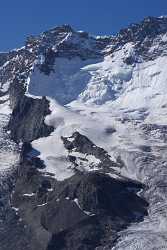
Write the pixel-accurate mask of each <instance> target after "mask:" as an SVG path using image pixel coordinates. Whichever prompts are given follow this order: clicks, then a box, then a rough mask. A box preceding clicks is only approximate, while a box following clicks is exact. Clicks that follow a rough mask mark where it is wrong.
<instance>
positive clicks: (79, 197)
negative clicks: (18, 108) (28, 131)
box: [12, 146, 148, 250]
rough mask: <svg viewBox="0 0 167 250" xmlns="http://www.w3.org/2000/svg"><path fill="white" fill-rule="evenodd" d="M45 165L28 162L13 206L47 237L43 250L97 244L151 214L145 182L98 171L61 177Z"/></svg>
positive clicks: (43, 239)
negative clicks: (45, 172)
mask: <svg viewBox="0 0 167 250" xmlns="http://www.w3.org/2000/svg"><path fill="white" fill-rule="evenodd" d="M26 148H27V149H28V147H27V146H26ZM26 151H27V152H28V151H29V150H26ZM40 169H41V168H40V167H37V165H35V164H33V162H31V163H30V161H28V160H27V161H26V162H25V161H24V162H22V165H21V166H20V167H19V174H18V179H17V183H16V186H15V192H14V193H13V195H12V204H13V206H15V207H17V208H18V209H19V216H20V217H21V218H22V220H23V223H25V225H27V227H29V228H30V231H31V232H32V234H33V237H35V240H36V241H37V242H41V248H40V249H52V250H53V249H56V250H58V249H64V250H65V249H69V250H78V249H80V248H82V249H95V247H97V246H103V245H105V244H106V240H107V242H108V244H109V242H110V241H111V242H113V241H114V240H115V239H116V237H117V231H119V230H121V229H122V228H125V227H126V226H127V225H128V224H129V223H130V222H132V221H140V220H142V218H143V216H145V215H147V206H148V204H147V202H145V201H144V200H143V199H142V198H140V197H139V196H137V194H136V193H137V192H138V191H139V190H140V189H141V188H144V187H143V186H142V185H141V184H139V183H135V182H131V181H125V180H117V179H114V178H111V177H109V176H107V175H106V174H102V173H96V172H92V173H76V174H75V175H74V176H72V177H71V178H69V179H67V180H64V181H62V182H58V181H56V179H53V178H52V176H49V175H48V176H45V175H43V174H42V172H40V171H39V170H40ZM34 218H35V220H34ZM109 236H110V237H109ZM108 237H109V238H110V239H109V238H108ZM32 249H33V246H32Z"/></svg>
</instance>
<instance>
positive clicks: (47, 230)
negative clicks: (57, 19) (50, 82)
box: [0, 17, 167, 250]
mask: <svg viewBox="0 0 167 250" xmlns="http://www.w3.org/2000/svg"><path fill="white" fill-rule="evenodd" d="M165 32H167V18H150V17H149V18H146V19H144V21H142V22H141V23H140V24H134V25H131V26H130V27H129V28H127V29H123V30H121V31H120V32H119V33H118V34H117V35H116V36H114V37H105V38H104V37H99V38H96V37H93V36H90V35H89V34H88V33H86V32H76V31H74V30H73V29H72V28H71V27H70V26H68V25H63V26H61V27H57V28H54V29H52V30H49V31H47V32H44V33H42V34H41V35H39V36H31V37H29V38H28V39H27V41H26V45H25V47H23V48H22V49H20V50H17V51H11V52H9V53H2V54H0V66H3V67H0V81H1V82H2V87H3V85H4V84H5V83H7V82H9V83H10V88H9V90H7V93H8V94H9V98H10V105H11V108H12V110H13V112H12V115H11V118H10V122H9V125H8V129H9V130H10V131H11V138H12V139H13V140H14V141H16V142H20V141H22V142H23V147H22V151H21V156H20V165H19V166H18V169H17V174H15V175H14V177H13V178H14V181H13V182H11V180H8V187H9V189H8V192H7V199H6V200H7V202H6V200H5V202H6V203H8V204H7V207H4V200H3V199H2V198H1V196H0V213H1V211H2V210H4V209H5V211H7V210H8V208H9V207H10V206H11V204H12V206H14V207H16V208H18V209H19V210H18V214H16V213H14V212H10V213H8V212H6V227H5V228H4V230H3V231H0V242H1V245H0V249H2V250H11V249H14V248H17V249H18V250H23V249H26V250H36V249H40V250H67V249H68V250H81V249H82V250H93V249H95V248H96V247H97V249H98V250H102V249H104V247H105V249H111V248H112V246H113V243H114V241H115V240H116V239H117V237H118V232H119V231H120V230H122V229H124V228H126V227H127V226H128V225H129V224H130V223H132V222H138V221H141V220H143V217H144V216H146V215H147V207H148V204H147V202H146V201H145V200H144V199H142V198H141V197H139V196H138V195H137V192H138V191H139V190H140V189H142V188H145V187H144V186H143V185H142V184H141V183H138V182H134V181H132V180H130V179H126V178H124V179H123V178H122V177H121V176H120V175H117V176H118V177H119V178H112V177H111V176H109V175H108V173H111V169H112V168H113V169H114V167H119V168H120V167H121V166H122V164H123V162H122V160H121V159H119V160H118V162H117V163H115V162H113V161H112V160H111V158H110V156H109V154H108V152H107V151H105V150H104V149H103V148H100V147H98V146H96V145H95V144H94V143H93V142H92V141H91V140H89V139H88V138H87V137H86V136H84V135H82V134H80V133H79V132H75V133H74V134H72V135H71V136H70V137H62V141H63V143H64V146H65V148H66V149H67V151H68V159H69V162H70V163H71V165H73V166H74V167H75V170H76V172H75V175H74V176H72V177H71V178H69V179H67V180H64V181H62V182H58V181H57V180H56V179H54V176H53V175H52V174H49V173H47V175H45V174H44V173H43V172H42V171H43V170H45V167H46V166H45V164H44V162H43V161H42V160H41V159H40V158H39V152H37V151H35V150H34V149H33V148H32V146H31V144H30V142H31V141H33V140H35V139H37V138H40V137H44V136H48V135H50V134H51V132H52V131H53V128H52V127H49V126H47V125H46V124H45V123H44V119H45V117H46V116H47V115H48V114H50V111H49V101H48V100H47V99H46V97H42V98H41V99H33V98H31V97H28V96H26V95H25V92H26V88H27V84H28V82H27V79H28V77H29V76H30V74H31V71H32V70H33V65H34V63H35V64H36V66H37V67H38V68H39V69H40V71H41V72H43V73H44V74H46V75H49V74H50V73H52V72H53V65H54V63H55V59H56V57H65V58H68V59H71V58H73V57H75V56H79V57H80V58H81V59H82V60H86V59H91V58H98V59H99V58H103V56H104V55H106V54H110V55H111V56H112V53H113V52H114V51H116V50H119V49H121V48H122V46H124V45H125V44H126V43H133V45H134V55H132V56H127V57H125V58H124V62H125V63H126V64H127V65H131V64H135V62H136V60H137V59H136V58H140V59H141V60H143V59H144V60H150V59H154V58H156V57H158V56H159V55H165V54H166V49H167V42H166V41H162V39H160V36H161V35H163V34H164V33H165ZM76 41H79V42H76ZM87 42H88V43H89V45H90V46H88V47H87V46H85V44H86V43H87ZM153 43H154V44H160V45H161V46H158V47H157V48H156V49H155V51H154V52H150V51H149V48H150V46H152V44H153ZM108 47H110V50H106V48H108ZM136 55H137V56H136ZM41 56H43V58H42V59H43V60H41V61H42V62H39V61H40V60H39V59H40V57H41ZM138 56H139V57H138ZM36 61H38V62H36ZM3 94H4V92H3V91H1V90H0V95H3ZM142 129H143V131H145V133H146V136H147V134H149V133H153V132H154V131H155V136H159V137H161V138H164V142H166V139H167V138H166V132H167V128H166V126H157V125H148V124H146V125H144V126H143V128H142ZM114 132H115V130H114V129H113V128H112V127H109V128H107V129H106V131H105V133H106V134H112V133H114ZM140 149H141V151H145V152H150V151H151V149H150V147H147V146H143V147H141V148H140ZM75 152H77V153H80V154H83V155H90V156H93V157H95V158H96V159H97V160H99V163H98V164H97V166H96V167H97V169H98V170H100V171H99V172H97V171H92V172H89V173H86V172H84V171H83V172H82V171H80V169H79V168H80V167H81V166H80V165H79V164H78V162H77V157H76V156H75V155H73V154H72V153H75ZM80 160H81V161H85V162H86V163H85V164H87V165H88V167H90V169H91V168H92V169H93V167H92V166H90V165H89V161H86V160H85V159H84V157H83V158H82V157H80ZM150 160H151V158H149V157H147V158H145V161H150ZM55 167H56V166H55ZM92 169H91V170H92ZM113 169H112V170H113ZM112 173H114V170H113V172H112ZM13 183H15V186H13ZM2 188H3V183H2V186H1V185H0V189H1V190H2ZM12 189H13V193H12V197H11V204H10V202H9V197H10V195H11V191H12ZM3 216H4V213H3ZM19 219H20V221H19ZM9 228H10V229H11V231H10V233H9V232H8V230H9ZM8 234H9V236H10V237H9V236H8V238H7V243H6V242H5V244H4V239H5V237H6V235H8ZM11 239H12V240H11ZM13 242H14V243H13ZM107 247H108V248H107Z"/></svg>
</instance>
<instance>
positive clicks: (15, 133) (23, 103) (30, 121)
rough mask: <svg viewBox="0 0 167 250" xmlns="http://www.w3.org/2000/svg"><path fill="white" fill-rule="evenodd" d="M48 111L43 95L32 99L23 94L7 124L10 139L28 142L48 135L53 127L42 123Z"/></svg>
mask: <svg viewBox="0 0 167 250" xmlns="http://www.w3.org/2000/svg"><path fill="white" fill-rule="evenodd" d="M49 113H50V111H49V103H48V101H47V99H46V98H45V97H43V98H42V99H33V98H29V97H27V96H23V97H22V98H21V100H20V101H19V102H18V104H17V105H16V107H15V108H14V110H13V113H12V116H11V119H10V122H9V125H8V129H9V130H11V137H12V139H13V140H14V141H17V142H19V141H23V142H29V141H32V140H34V139H37V138H39V137H42V136H47V135H49V134H50V133H51V132H52V131H53V128H52V127H49V126H47V125H46V124H45V123H44V119H45V116H46V115H48V114H49Z"/></svg>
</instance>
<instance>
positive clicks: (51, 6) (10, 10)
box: [0, 0, 167, 51]
mask: <svg viewBox="0 0 167 250" xmlns="http://www.w3.org/2000/svg"><path fill="white" fill-rule="evenodd" d="M160 15H167V0H27V1H26V0H2V1H1V3H0V34H1V39H0V50H1V51H6V50H9V49H12V48H16V47H20V46H22V45H24V41H25V38H26V37H27V36H29V35H30V34H38V33H40V32H42V31H44V30H47V29H48V28H51V27H54V26H56V25H60V24H70V25H72V26H73V27H74V28H75V29H78V30H85V31H89V32H90V33H92V34H100V35H101V34H114V33H116V32H117V31H119V29H120V28H123V27H126V26H127V25H128V24H130V23H132V22H133V23H134V22H138V21H140V20H142V19H143V18H144V17H145V16H160Z"/></svg>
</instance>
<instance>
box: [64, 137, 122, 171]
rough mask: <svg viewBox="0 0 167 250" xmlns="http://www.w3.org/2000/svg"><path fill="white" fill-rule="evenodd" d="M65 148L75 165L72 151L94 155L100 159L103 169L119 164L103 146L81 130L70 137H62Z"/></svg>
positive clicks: (100, 166)
mask: <svg viewBox="0 0 167 250" xmlns="http://www.w3.org/2000/svg"><path fill="white" fill-rule="evenodd" d="M62 140H63V143H64V146H65V148H66V149H67V150H68V151H69V160H70V161H71V162H73V163H74V165H75V160H76V159H75V156H71V155H70V152H72V151H73V152H79V153H82V154H86V155H92V156H94V157H95V158H96V159H99V161H100V162H99V164H98V168H103V170H105V169H106V170H109V169H110V168H111V167H116V166H118V165H117V164H116V163H115V162H113V161H112V160H111V158H110V156H109V154H108V153H107V151H105V150H104V149H103V148H100V147H97V146H96V145H95V144H94V143H93V142H92V141H90V140H89V139H88V138H87V137H86V136H84V135H81V134H80V133H79V132H75V133H74V134H73V135H72V136H70V137H67V138H66V137H62Z"/></svg>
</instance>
